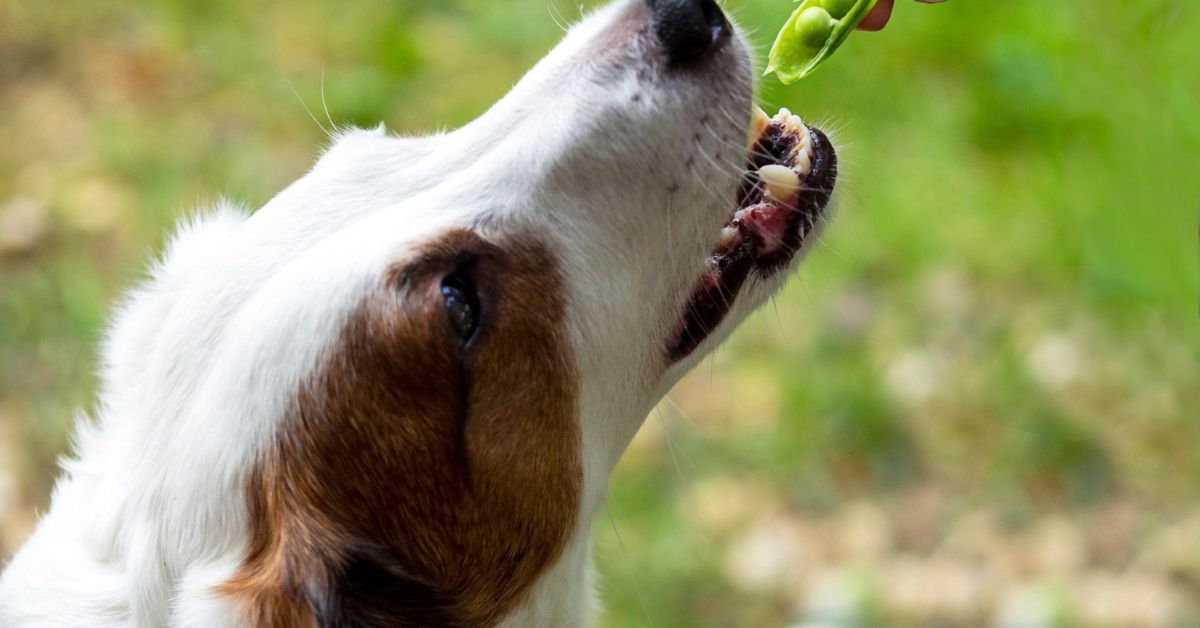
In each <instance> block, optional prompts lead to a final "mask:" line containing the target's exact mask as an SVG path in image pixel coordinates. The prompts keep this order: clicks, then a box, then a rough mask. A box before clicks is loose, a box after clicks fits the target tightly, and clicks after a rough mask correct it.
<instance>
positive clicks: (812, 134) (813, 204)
mask: <svg viewBox="0 0 1200 628" xmlns="http://www.w3.org/2000/svg"><path fill="white" fill-rule="evenodd" d="M749 135H750V140H749V149H748V152H747V166H748V169H747V173H746V176H745V177H744V178H743V180H742V182H741V183H740V184H739V186H738V190H737V196H736V204H735V209H734V211H733V212H732V213H731V214H730V217H729V220H728V221H727V222H726V224H725V226H724V227H723V228H722V230H721V234H720V236H719V238H718V243H717V245H716V246H715V247H714V248H713V250H712V252H711V253H710V255H709V257H708V259H707V260H706V265H705V268H704V271H703V272H702V273H701V275H700V278H699V279H698V280H697V282H696V285H695V287H694V288H693V290H692V294H691V296H690V297H689V299H688V302H687V304H686V305H685V306H684V309H683V313H682V314H681V316H680V319H679V321H678V322H677V323H676V324H675V328H674V329H673V331H672V334H671V337H670V339H669V342H668V343H667V359H668V360H669V361H670V362H672V363H674V362H677V361H679V360H682V359H683V358H686V357H687V356H689V355H691V353H692V352H694V351H695V350H696V349H697V348H698V347H699V346H700V345H701V344H702V343H703V342H704V340H705V339H707V338H708V336H709V335H710V334H711V333H712V331H713V330H714V329H716V328H717V326H718V325H720V324H721V321H723V320H724V319H725V316H726V315H727V314H728V313H729V311H730V310H731V309H732V308H733V304H734V302H735V301H736V299H737V297H738V295H739V294H740V292H741V290H742V287H743V286H744V285H745V283H746V281H747V280H751V281H753V280H754V279H757V278H766V277H769V276H771V275H773V274H775V273H777V272H779V271H781V270H783V269H784V268H786V267H787V266H788V265H789V264H790V263H791V261H792V259H793V258H794V257H795V255H796V253H797V252H799V251H800V249H801V248H802V247H803V245H804V244H805V242H806V240H807V238H808V237H809V236H810V235H811V234H812V233H813V232H814V231H815V229H816V227H817V223H818V222H819V221H820V220H821V219H822V217H823V216H824V212H825V208H826V206H827V205H828V204H829V199H830V197H831V196H832V194H833V187H834V185H835V183H836V181H837V155H836V153H835V152H834V150H833V146H832V144H831V143H830V142H829V139H828V138H827V137H826V136H825V134H824V133H822V132H821V131H820V130H818V129H815V128H812V127H808V126H806V125H804V123H803V122H802V121H801V120H800V118H799V117H797V116H794V115H792V114H791V112H789V111H788V110H787V109H783V110H781V111H780V112H779V113H778V114H777V115H776V116H775V117H774V118H769V117H767V115H766V114H765V113H764V112H762V110H761V109H757V108H756V110H755V115H754V119H753V121H752V123H751V128H750V133H749Z"/></svg>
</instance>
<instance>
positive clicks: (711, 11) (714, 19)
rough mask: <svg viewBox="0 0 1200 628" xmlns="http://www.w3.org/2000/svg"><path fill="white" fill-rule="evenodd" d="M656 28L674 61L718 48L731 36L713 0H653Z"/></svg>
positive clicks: (723, 16) (656, 32)
mask: <svg viewBox="0 0 1200 628" xmlns="http://www.w3.org/2000/svg"><path fill="white" fill-rule="evenodd" d="M651 6H652V9H653V13H654V31H655V34H656V35H657V36H658V39H659V41H660V42H662V45H663V47H664V48H665V49H666V51H667V56H668V57H669V58H670V60H671V63H682V62H686V61H690V60H692V59H695V58H697V57H700V56H702V55H704V54H706V53H709V52H713V51H715V50H719V49H720V48H721V47H722V46H724V45H725V42H726V41H728V40H729V34H730V27H729V22H728V21H726V20H725V14H724V13H722V12H721V7H720V6H718V5H717V3H716V2H715V1H714V0H651Z"/></svg>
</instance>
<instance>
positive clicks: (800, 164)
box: [796, 150, 812, 177]
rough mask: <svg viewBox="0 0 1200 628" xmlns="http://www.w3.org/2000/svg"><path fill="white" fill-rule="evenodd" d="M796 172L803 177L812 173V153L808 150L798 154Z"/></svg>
mask: <svg viewBox="0 0 1200 628" xmlns="http://www.w3.org/2000/svg"><path fill="white" fill-rule="evenodd" d="M796 172H797V173H798V174H799V175H800V176H802V177H807V176H808V175H809V173H811V172H812V153H810V152H809V151H806V150H802V151H800V152H799V153H796Z"/></svg>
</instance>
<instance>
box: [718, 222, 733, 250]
mask: <svg viewBox="0 0 1200 628" xmlns="http://www.w3.org/2000/svg"><path fill="white" fill-rule="evenodd" d="M737 235H738V230H737V229H734V228H733V227H725V228H724V229H721V241H720V242H719V243H718V244H717V246H719V247H721V248H725V247H728V246H732V245H733V243H734V241H735V240H736V239H737Z"/></svg>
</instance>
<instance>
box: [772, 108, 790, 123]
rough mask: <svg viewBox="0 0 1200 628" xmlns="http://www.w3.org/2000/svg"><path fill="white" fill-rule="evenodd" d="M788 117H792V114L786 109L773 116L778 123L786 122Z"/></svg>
mask: <svg viewBox="0 0 1200 628" xmlns="http://www.w3.org/2000/svg"><path fill="white" fill-rule="evenodd" d="M790 117H792V112H791V111H790V110H789V109H788V108H787V107H784V108H782V109H780V110H779V113H777V114H775V119H776V120H779V121H780V122H787V119H788V118H790Z"/></svg>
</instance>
